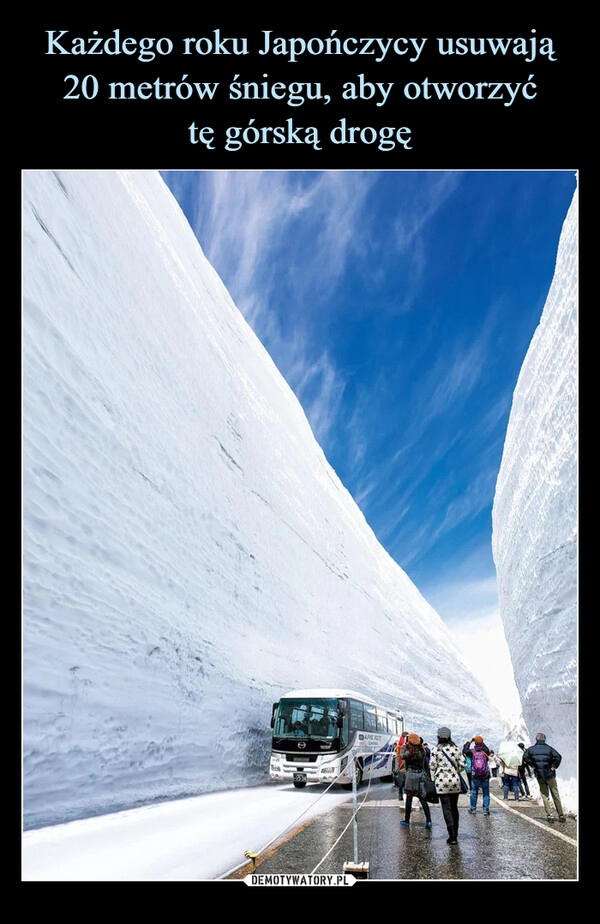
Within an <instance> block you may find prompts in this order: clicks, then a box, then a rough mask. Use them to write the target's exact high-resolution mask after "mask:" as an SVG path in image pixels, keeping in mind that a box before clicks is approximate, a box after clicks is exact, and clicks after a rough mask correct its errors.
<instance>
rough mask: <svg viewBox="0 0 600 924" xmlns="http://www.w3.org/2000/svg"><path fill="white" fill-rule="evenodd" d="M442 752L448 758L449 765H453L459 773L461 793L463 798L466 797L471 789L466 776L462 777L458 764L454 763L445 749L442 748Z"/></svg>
mask: <svg viewBox="0 0 600 924" xmlns="http://www.w3.org/2000/svg"><path fill="white" fill-rule="evenodd" d="M440 751H441V752H442V754H443V755H444V757H445V758H446V760H447V761H448V762H449V763H451V764H452V766H453V767H454V769H455V770H456V772H457V773H458V779H459V780H460V791H461V793H462V794H463V796H464V795H466V793H468V792H469V787H468V786H467V781H466V780H465V778H464V776H463V775H462V773H461V772H460V770H459V769H458V767H457V766H456V764H455V763H454V761H453V760H452V759H451V758H450V757H448V755H447V754H446V752H445V750H444V749H443V748H440Z"/></svg>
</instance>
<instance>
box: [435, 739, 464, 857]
mask: <svg viewBox="0 0 600 924" xmlns="http://www.w3.org/2000/svg"><path fill="white" fill-rule="evenodd" d="M465 766H466V760H465V757H464V754H463V753H462V751H461V749H460V748H459V747H457V746H456V744H455V743H454V741H453V740H452V732H451V731H450V729H449V728H448V727H447V726H446V725H442V726H441V727H440V728H438V731H437V744H436V745H434V746H433V747H432V749H431V757H430V759H429V772H430V773H431V779H432V780H433V782H434V783H435V791H436V792H437V794H438V796H439V797H440V804H441V806H442V813H443V815H444V821H445V822H446V828H447V829H448V839H447V840H446V843H447V844H457V843H458V823H459V820H460V816H459V812H458V797H459V795H460V771H461V770H464V769H465Z"/></svg>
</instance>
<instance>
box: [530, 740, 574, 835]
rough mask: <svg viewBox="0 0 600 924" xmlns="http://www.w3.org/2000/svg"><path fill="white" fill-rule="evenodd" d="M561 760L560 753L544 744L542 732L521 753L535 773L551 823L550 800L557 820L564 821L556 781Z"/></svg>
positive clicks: (552, 816)
mask: <svg viewBox="0 0 600 924" xmlns="http://www.w3.org/2000/svg"><path fill="white" fill-rule="evenodd" d="M561 760H562V754H559V753H558V751H556V750H555V749H554V748H553V747H550V745H549V744H546V736H545V734H544V733H543V732H538V734H537V735H536V736H535V744H533V745H532V746H531V747H530V748H527V750H526V751H525V752H524V753H523V762H524V763H525V764H526V765H527V766H528V767H531V768H532V769H533V772H534V773H535V776H536V779H537V781H538V783H539V787H540V793H541V794H542V801H543V803H544V808H545V809H546V817H547V819H548V821H549V822H551V823H552V822H553V821H554V815H553V812H552V808H553V806H552V802H554V808H555V809H556V811H557V813H558V820H559V821H566V819H565V814H564V812H563V807H562V802H561V801H560V795H559V793H558V783H557V782H556V771H557V769H558V768H559V767H560V762H561ZM550 796H552V802H550Z"/></svg>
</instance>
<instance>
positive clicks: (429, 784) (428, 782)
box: [419, 776, 440, 805]
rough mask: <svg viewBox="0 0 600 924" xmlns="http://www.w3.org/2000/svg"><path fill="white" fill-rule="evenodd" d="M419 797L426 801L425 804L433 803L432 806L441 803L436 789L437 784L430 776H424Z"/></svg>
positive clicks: (420, 784)
mask: <svg viewBox="0 0 600 924" xmlns="http://www.w3.org/2000/svg"><path fill="white" fill-rule="evenodd" d="M419 795H420V796H421V799H425V802H431V804H432V805H437V803H438V802H439V801H440V797H439V796H438V794H437V792H436V788H435V783H434V782H433V780H432V779H430V778H429V777H428V776H422V777H421V781H420V783H419Z"/></svg>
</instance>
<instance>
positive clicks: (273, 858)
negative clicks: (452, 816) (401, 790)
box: [226, 780, 578, 886]
mask: <svg viewBox="0 0 600 924" xmlns="http://www.w3.org/2000/svg"><path fill="white" fill-rule="evenodd" d="M490 793H491V813H490V816H489V817H486V816H484V815H483V814H482V812H481V796H480V797H479V800H480V801H479V806H478V812H477V814H475V815H470V814H469V813H468V797H467V796H461V797H460V799H459V810H460V828H459V835H458V837H459V841H458V844H457V845H456V846H454V847H450V846H449V845H448V844H446V837H447V831H446V827H445V825H444V821H443V817H442V811H441V808H440V806H432V821H433V827H432V828H431V829H430V830H427V829H425V827H424V819H423V813H422V812H421V811H420V810H419V811H417V812H414V813H413V815H412V816H411V827H410V828H408V829H407V828H403V827H401V826H400V824H399V822H400V819H401V818H403V817H404V814H403V810H402V808H401V806H400V803H399V802H398V799H397V790H396V789H395V788H394V787H393V786H392V785H391V784H385V783H374V784H373V786H372V787H371V789H370V790H369V791H368V792H363V789H362V788H361V789H360V790H359V792H358V794H357V800H356V806H357V809H358V811H357V812H356V813H355V811H354V802H353V800H349V801H346V802H343V803H340V804H339V805H336V806H335V807H333V808H332V809H330V810H329V811H328V812H327V813H325V814H322V815H320V816H318V817H316V818H314V819H312V820H311V821H310V822H309V823H307V824H306V825H304V826H302V827H299V828H298V829H296V830H295V831H294V832H293V833H292V834H290V835H288V836H287V837H286V838H285V840H283V841H282V842H279V843H277V844H274V845H273V846H272V847H271V848H270V849H269V850H268V851H267V852H266V853H265V854H264V855H258V856H257V857H256V859H255V860H254V861H253V862H251V863H248V864H245V865H244V866H241V867H240V868H239V869H238V870H236V871H234V872H233V873H230V874H229V875H228V876H227V877H226V878H227V879H242V878H243V879H244V880H245V883H246V884H248V885H250V884H252V874H254V882H255V883H256V884H257V885H271V884H288V883H287V881H282V880H280V879H275V880H273V877H277V876H281V875H282V874H283V875H285V876H294V875H295V876H298V875H300V874H303V875H307V876H312V877H315V878H313V879H311V880H309V881H308V882H307V883H304V882H298V881H297V882H296V884H313V883H317V882H318V880H317V878H316V877H318V876H335V877H339V875H340V874H342V873H344V872H346V871H348V870H350V871H351V872H356V873H357V880H358V881H354V880H353V881H354V885H355V886H357V885H361V884H362V882H364V881H365V880H366V881H370V882H372V881H397V880H427V881H435V880H437V881H443V880H486V881H492V880H513V881H535V880H563V881H577V880H578V858H577V821H576V819H574V818H572V817H567V821H566V823H564V824H560V823H559V822H556V823H555V824H554V825H549V824H548V822H547V821H546V816H545V812H544V809H543V807H542V806H541V805H538V804H536V803H534V802H530V801H527V800H520V801H519V802H514V801H512V797H511V800H510V801H505V800H504V799H503V798H502V790H501V787H500V785H499V783H498V781H497V780H492V781H491V786H490ZM290 884H291V883H290ZM323 884H324V883H323ZM331 884H337V883H334V882H332V883H331Z"/></svg>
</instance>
